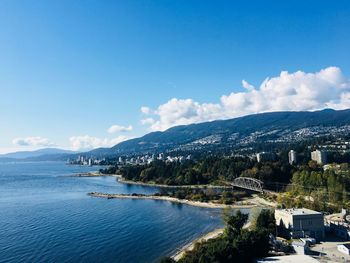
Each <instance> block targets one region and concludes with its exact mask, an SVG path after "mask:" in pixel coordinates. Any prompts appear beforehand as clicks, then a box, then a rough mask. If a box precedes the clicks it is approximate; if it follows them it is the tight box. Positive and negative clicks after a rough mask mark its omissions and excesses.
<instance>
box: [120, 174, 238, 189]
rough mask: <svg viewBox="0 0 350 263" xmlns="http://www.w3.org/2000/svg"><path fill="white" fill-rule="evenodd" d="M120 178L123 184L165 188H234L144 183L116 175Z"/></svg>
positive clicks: (208, 185)
mask: <svg viewBox="0 0 350 263" xmlns="http://www.w3.org/2000/svg"><path fill="white" fill-rule="evenodd" d="M115 176H116V177H117V178H118V182H119V183H123V184H134V185H143V186H153V187H164V188H213V189H232V187H231V186H224V185H210V184H199V185H166V184H156V183H144V182H135V181H131V180H126V179H124V178H123V177H122V176H121V175H115Z"/></svg>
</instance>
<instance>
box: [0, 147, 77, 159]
mask: <svg viewBox="0 0 350 263" xmlns="http://www.w3.org/2000/svg"><path fill="white" fill-rule="evenodd" d="M74 153H76V152H73V151H69V150H63V149H58V148H44V149H40V150H36V151H20V152H13V153H7V154H0V158H1V159H31V158H37V157H41V156H48V155H55V156H58V155H66V154H74Z"/></svg>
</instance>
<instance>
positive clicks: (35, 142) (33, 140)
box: [12, 136, 56, 147]
mask: <svg viewBox="0 0 350 263" xmlns="http://www.w3.org/2000/svg"><path fill="white" fill-rule="evenodd" d="M12 143H13V144H15V145H19V146H34V147H37V146H46V147H49V146H55V145H56V144H55V143H53V142H51V141H50V140H49V139H47V138H42V137H40V136H35V137H26V138H15V139H13V140H12Z"/></svg>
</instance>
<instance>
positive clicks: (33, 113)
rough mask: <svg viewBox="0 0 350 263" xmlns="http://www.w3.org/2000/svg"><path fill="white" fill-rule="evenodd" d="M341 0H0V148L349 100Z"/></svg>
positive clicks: (100, 140)
mask: <svg viewBox="0 0 350 263" xmlns="http://www.w3.org/2000/svg"><path fill="white" fill-rule="evenodd" d="M349 47H350V1H334V0H333V1H316V0H315V1H312V0H308V1H305V0H303V1H298V0H296V1H277V0H276V1H272V0H264V1H263V0H261V1H221V0H218V1H214V0H212V1H206V0H172V1H170V0H162V1H160V0H159V1H158V0H153V1H149V0H135V1H129V0H125V1H123V0H118V1H93V0H85V1H79V0H75V1H71V0H52V1H41V0H2V1H0V153H5V152H13V151H18V150H33V149H38V148H44V147H60V148H64V149H72V150H88V149H91V148H96V147H109V146H112V145H114V144H116V143H118V142H120V141H123V140H126V139H129V138H133V137H139V136H142V135H144V134H146V133H148V132H151V131H157V130H161V131H162V130H165V129H167V128H169V127H172V126H176V125H182V124H190V123H196V122H203V121H210V120H214V119H228V118H234V117H238V116H243V115H247V114H253V113H258V112H268V111H281V110H298V111H299V110H319V109H323V108H334V109H345V108H350V67H349V66H350V49H349Z"/></svg>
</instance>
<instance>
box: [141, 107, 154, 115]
mask: <svg viewBox="0 0 350 263" xmlns="http://www.w3.org/2000/svg"><path fill="white" fill-rule="evenodd" d="M141 112H142V113H143V114H146V115H147V114H151V112H152V111H151V109H150V108H149V107H145V106H143V107H141Z"/></svg>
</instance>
